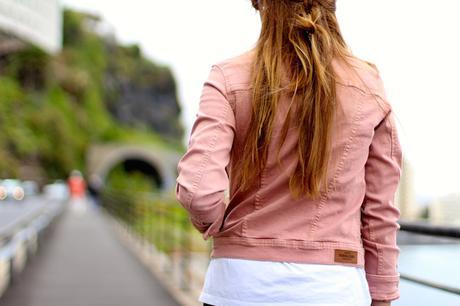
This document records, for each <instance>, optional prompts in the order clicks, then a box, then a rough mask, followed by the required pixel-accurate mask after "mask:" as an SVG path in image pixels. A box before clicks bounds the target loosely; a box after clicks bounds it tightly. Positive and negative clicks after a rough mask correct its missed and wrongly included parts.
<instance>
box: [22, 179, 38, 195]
mask: <svg viewBox="0 0 460 306" xmlns="http://www.w3.org/2000/svg"><path fill="white" fill-rule="evenodd" d="M21 185H22V188H23V189H24V194H25V196H26V197H29V196H36V195H38V192H39V190H38V184H37V182H34V181H30V180H28V181H23V182H22V184H21Z"/></svg>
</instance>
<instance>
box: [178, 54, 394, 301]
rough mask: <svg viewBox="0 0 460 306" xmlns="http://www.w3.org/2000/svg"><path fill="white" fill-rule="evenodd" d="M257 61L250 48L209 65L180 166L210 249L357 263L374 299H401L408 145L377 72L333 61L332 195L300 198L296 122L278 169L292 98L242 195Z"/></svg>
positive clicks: (186, 198)
mask: <svg viewBox="0 0 460 306" xmlns="http://www.w3.org/2000/svg"><path fill="white" fill-rule="evenodd" d="M252 61H253V52H247V53H245V54H243V55H240V56H238V57H236V58H232V59H229V60H226V61H224V62H222V63H219V64H217V65H214V66H213V67H212V69H211V73H210V75H209V77H208V80H207V81H206V82H205V84H204V88H203V92H202V96H201V100H200V104H199V110H198V113H197V114H196V120H195V123H194V125H193V128H192V131H191V135H190V140H189V143H188V150H187V152H186V153H185V154H184V156H183V157H182V158H181V160H180V161H179V163H178V166H177V170H178V177H177V180H176V182H177V184H176V191H175V192H176V197H177V199H178V200H179V202H180V203H181V204H182V205H183V207H184V208H185V209H186V210H187V211H188V213H189V215H190V219H191V221H192V223H193V225H194V226H195V227H196V228H197V229H198V230H199V231H200V232H201V233H202V234H203V237H204V239H208V238H209V237H213V250H212V253H211V256H212V257H233V258H245V259H255V260H274V261H290V262H299V263H320V264H341V265H350V266H360V267H364V268H365V271H366V278H367V280H368V284H369V288H370V293H371V297H372V298H373V299H374V300H390V301H391V300H395V299H397V298H399V273H398V270H397V260H398V256H399V248H398V246H397V245H396V235H397V230H398V229H399V224H398V223H397V221H398V219H399V216H400V211H399V209H398V208H397V207H396V205H395V202H394V197H395V193H396V189H397V186H398V184H399V180H400V176H401V163H402V151H401V147H400V143H399V139H398V135H397V130H396V127H395V124H394V119H393V112H392V108H391V105H390V104H389V102H388V101H387V98H386V96H385V91H384V88H383V83H382V81H381V78H380V77H379V73H378V71H377V70H376V69H375V68H372V67H371V66H370V65H368V64H367V63H365V62H363V61H360V60H358V59H354V60H352V61H351V64H352V65H353V66H354V69H353V71H354V73H352V72H351V71H350V70H347V69H346V68H345V66H344V64H343V63H339V62H338V61H334V62H333V67H334V70H335V72H336V74H337V77H338V80H339V81H338V84H337V96H338V102H339V103H338V104H339V106H338V109H337V113H336V120H335V121H334V125H335V126H334V130H333V137H332V141H333V142H332V153H331V159H330V166H329V172H328V185H327V186H328V187H327V190H328V194H327V195H326V193H325V192H324V190H323V193H322V194H323V196H322V197H321V198H320V199H319V200H311V199H308V198H306V197H305V198H303V199H299V200H294V198H292V196H291V195H290V193H289V186H288V181H289V175H290V173H291V172H292V171H293V170H294V167H295V164H296V161H297V157H296V154H297V151H296V143H297V139H298V133H296V129H295V128H294V127H292V125H291V128H290V129H289V131H288V134H287V138H286V141H285V143H284V146H283V148H282V150H281V152H280V159H281V161H282V166H281V167H280V166H279V165H278V164H277V163H276V157H275V155H276V154H275V153H276V150H275V148H277V140H278V137H279V134H280V131H281V127H282V122H283V120H284V118H285V117H284V116H285V115H286V110H287V104H288V102H289V100H288V99H287V98H285V100H282V101H281V103H280V109H279V110H278V113H277V115H276V119H275V120H276V121H275V127H274V129H275V130H274V133H273V141H271V146H272V147H273V149H272V150H270V153H269V156H268V162H267V166H266V168H265V170H264V172H263V173H262V175H261V177H260V184H255V186H254V187H253V188H252V189H250V190H247V191H244V192H240V191H239V190H238V182H237V181H234V180H232V177H233V173H235V171H236V170H237V169H235V163H234V161H236V160H238V159H239V158H240V156H241V150H242V148H243V143H242V139H243V136H244V134H245V132H246V131H247V128H248V124H249V120H250V110H251V99H250V97H251V84H250V77H249V74H250V67H251V65H252ZM227 188H229V201H228V202H227V201H226V200H225V197H224V193H225V191H226V189H227Z"/></svg>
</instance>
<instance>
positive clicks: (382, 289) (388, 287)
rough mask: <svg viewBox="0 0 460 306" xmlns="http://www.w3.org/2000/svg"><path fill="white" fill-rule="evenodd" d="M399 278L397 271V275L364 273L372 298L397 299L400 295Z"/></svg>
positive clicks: (379, 299)
mask: <svg viewBox="0 0 460 306" xmlns="http://www.w3.org/2000/svg"><path fill="white" fill-rule="evenodd" d="M399 278H400V275H399V273H398V274H397V275H376V274H369V273H366V279H367V283H368V284H369V291H370V294H371V298H372V300H375V301H393V300H397V299H398V298H399V297H400V292H399Z"/></svg>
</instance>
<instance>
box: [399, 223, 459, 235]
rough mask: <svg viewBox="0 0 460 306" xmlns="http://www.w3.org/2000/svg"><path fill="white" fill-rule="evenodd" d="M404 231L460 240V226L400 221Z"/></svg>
mask: <svg viewBox="0 0 460 306" xmlns="http://www.w3.org/2000/svg"><path fill="white" fill-rule="evenodd" d="M398 223H399V225H400V226H401V228H400V229H401V230H402V231H407V232H411V233H416V234H424V235H430V236H436V237H449V238H456V239H458V238H460V226H448V225H437V224H430V223H428V222H423V221H414V222H409V221H399V222H398Z"/></svg>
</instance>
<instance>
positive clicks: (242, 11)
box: [62, 0, 460, 198]
mask: <svg viewBox="0 0 460 306" xmlns="http://www.w3.org/2000/svg"><path fill="white" fill-rule="evenodd" d="M62 3H63V4H64V5H66V6H69V7H73V8H78V9H82V10H85V11H90V12H93V13H97V14H99V15H101V16H103V18H104V19H105V20H106V21H107V22H108V23H109V24H110V25H111V27H112V28H113V30H114V31H115V33H116V36H117V38H118V39H119V40H120V41H121V42H123V43H137V44H139V45H140V46H141V47H142V49H143V51H144V53H145V54H146V56H147V57H149V58H151V59H153V60H154V61H156V62H159V63H162V64H166V65H169V66H170V67H171V68H172V70H173V73H174V75H175V77H176V80H177V82H178V86H179V87H178V96H179V99H180V102H181V105H182V109H183V112H182V119H183V121H184V125H185V127H186V133H185V135H184V139H183V141H184V143H186V142H187V139H188V137H189V134H190V129H191V127H192V124H193V122H194V119H195V115H196V112H197V109H198V104H199V98H200V94H201V89H202V86H203V82H204V80H205V79H206V77H207V76H208V73H209V71H210V68H211V66H212V64H214V63H216V62H219V61H221V60H223V59H226V58H229V57H232V56H235V55H238V54H240V53H242V52H244V51H246V50H248V49H250V48H251V47H253V46H254V43H255V42H256V40H257V37H258V34H259V29H260V21H259V17H258V14H257V12H255V10H253V9H252V7H251V5H250V1H249V0H199V1H191V0H175V1H164V0H130V1H113V0H112V1H110V0H98V1H94V0H63V1H62ZM459 11H460V1H457V0H437V1H428V0H404V1H401V0H386V1H381V0H380V1H379V0H346V1H344V0H338V1H337V17H338V19H339V23H340V26H341V29H342V32H343V34H344V37H345V40H346V41H347V43H348V45H349V46H350V47H351V49H352V51H353V53H354V54H355V55H356V56H358V57H360V58H362V59H365V60H368V61H371V62H373V63H374V64H376V65H377V66H378V68H379V70H380V72H381V76H382V78H383V81H384V83H385V88H386V91H387V95H388V99H389V102H390V103H391V104H392V106H393V109H394V111H395V114H396V120H397V124H398V132H399V137H400V140H401V145H402V149H403V152H404V156H405V158H406V159H407V160H408V161H409V163H410V164H411V167H412V168H413V171H414V177H415V181H414V184H415V190H416V194H417V196H418V197H421V198H422V197H433V196H442V195H446V194H449V193H460V179H459V174H460V161H459V158H460V141H459V140H458V139H460V90H459V87H460V84H459V83H460V56H459V55H460V35H458V32H459V31H460V18H458V12H459Z"/></svg>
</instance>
